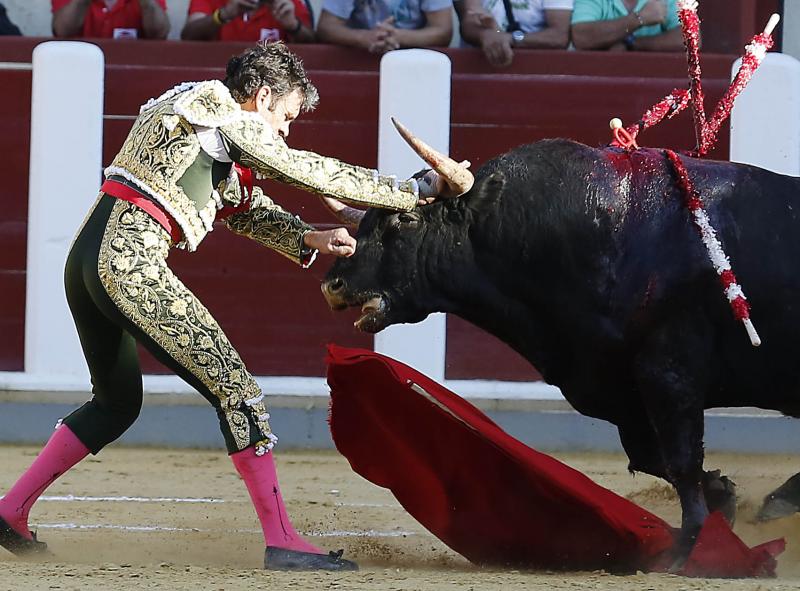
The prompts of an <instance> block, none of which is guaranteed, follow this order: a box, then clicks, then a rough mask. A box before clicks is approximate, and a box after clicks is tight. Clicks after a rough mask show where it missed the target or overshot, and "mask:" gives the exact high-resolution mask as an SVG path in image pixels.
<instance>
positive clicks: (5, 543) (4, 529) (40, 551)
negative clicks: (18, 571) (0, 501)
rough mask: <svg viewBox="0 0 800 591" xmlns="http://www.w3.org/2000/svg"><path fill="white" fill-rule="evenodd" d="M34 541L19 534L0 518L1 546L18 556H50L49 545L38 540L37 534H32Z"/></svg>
mask: <svg viewBox="0 0 800 591" xmlns="http://www.w3.org/2000/svg"><path fill="white" fill-rule="evenodd" d="M31 536H32V537H33V539H30V540H29V539H28V538H26V537H25V536H23V535H21V534H19V533H17V530H15V529H14V528H13V527H11V526H10V525H9V524H8V523H7V522H6V520H5V519H3V518H2V517H0V546H2V547H3V548H5V549H6V550H8V551H9V552H12V553H13V554H16V555H17V556H26V557H31V556H43V555H47V554H49V553H48V551H47V544H45V543H44V542H40V541H39V540H37V539H36V534H35V533H33V532H31Z"/></svg>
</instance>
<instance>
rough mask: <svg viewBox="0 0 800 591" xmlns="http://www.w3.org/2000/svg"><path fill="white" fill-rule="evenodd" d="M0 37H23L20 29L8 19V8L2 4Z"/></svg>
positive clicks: (0, 7) (0, 6) (0, 5)
mask: <svg viewBox="0 0 800 591" xmlns="http://www.w3.org/2000/svg"><path fill="white" fill-rule="evenodd" d="M0 35H22V33H21V32H20V30H19V27H17V25H15V24H14V23H12V22H11V19H9V18H8V15H7V14H6V7H5V6H3V5H2V4H0Z"/></svg>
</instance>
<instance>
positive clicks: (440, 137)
mask: <svg viewBox="0 0 800 591" xmlns="http://www.w3.org/2000/svg"><path fill="white" fill-rule="evenodd" d="M450 71H451V67H450V58H448V57H447V56H446V55H444V54H443V53H439V52H437V51H432V50H429V49H407V50H402V51H391V52H389V53H387V54H386V55H385V56H384V57H383V59H382V60H381V70H380V104H379V108H378V117H379V119H378V170H380V172H381V173H383V174H396V175H397V176H398V178H407V177H409V176H411V175H412V174H414V173H415V172H416V171H418V170H420V169H421V168H424V167H425V166H426V164H425V163H424V162H423V161H422V160H420V158H419V156H417V155H416V154H415V153H414V152H412V151H411V149H410V148H409V147H408V146H407V145H406V143H405V142H404V141H403V140H402V138H401V137H400V136H399V135H398V133H397V131H395V129H394V127H393V126H392V123H391V121H390V117H395V118H397V120H398V121H400V122H401V123H403V124H404V125H406V127H408V128H409V129H410V130H411V131H413V132H414V133H415V134H416V135H418V136H419V137H420V138H421V139H422V140H424V141H425V142H427V143H428V144H429V145H431V146H432V147H433V148H435V149H437V150H439V151H440V152H442V153H444V154H447V153H448V151H449V150H450ZM445 319H446V316H445V315H444V314H432V315H431V316H429V317H428V318H427V319H426V320H424V321H423V322H420V323H418V324H408V325H398V326H392V327H390V328H388V329H386V330H384V331H382V332H380V333H378V334H377V335H375V350H376V351H378V352H379V353H383V354H385V355H388V356H390V357H393V358H394V359H398V360H400V361H402V362H404V363H407V364H408V365H410V366H412V367H414V368H415V369H417V370H418V371H420V372H422V373H424V374H426V375H427V376H429V377H430V378H432V379H434V380H438V381H442V380H444V368H445V341H446V324H445Z"/></svg>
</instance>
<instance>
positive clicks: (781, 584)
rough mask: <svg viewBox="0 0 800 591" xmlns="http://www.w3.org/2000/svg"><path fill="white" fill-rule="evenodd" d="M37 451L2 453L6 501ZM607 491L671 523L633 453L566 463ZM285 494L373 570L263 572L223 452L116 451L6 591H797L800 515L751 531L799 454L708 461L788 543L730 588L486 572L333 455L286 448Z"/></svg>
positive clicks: (68, 481) (669, 497)
mask: <svg viewBox="0 0 800 591" xmlns="http://www.w3.org/2000/svg"><path fill="white" fill-rule="evenodd" d="M37 451H38V449H35V448H29V447H2V448H0V490H3V491H4V490H6V489H7V488H8V487H9V486H10V484H11V483H12V481H13V480H14V479H15V478H16V476H17V475H18V474H19V473H20V472H21V471H22V470H23V469H24V468H25V467H27V465H28V464H29V463H30V462H31V460H32V459H33V457H34V455H35V454H36V453H37ZM556 455H557V456H558V457H559V459H561V460H563V461H565V462H567V463H568V464H570V465H572V466H574V467H576V468H578V469H579V470H582V471H584V472H586V473H587V474H588V475H590V476H591V477H592V478H593V479H595V480H596V481H597V482H598V483H600V484H602V485H604V486H607V487H609V488H611V489H613V490H614V491H616V492H618V493H620V494H623V495H626V496H627V497H629V498H631V499H633V500H635V501H636V502H638V503H640V504H642V505H644V506H645V507H647V508H648V509H650V510H652V511H654V512H655V513H657V514H658V515H660V516H662V517H664V518H666V519H667V520H669V521H670V522H672V523H676V522H677V520H678V505H677V501H676V500H675V498H674V496H673V494H672V492H671V490H670V489H669V488H667V487H666V486H665V485H663V484H662V483H660V482H659V481H657V480H656V479H653V478H650V477H648V476H642V475H639V476H636V477H631V476H629V475H628V474H627V472H626V471H625V465H626V463H625V460H624V459H623V457H622V456H615V455H607V454H602V455H601V454H556ZM276 459H277V461H278V470H279V473H280V475H281V479H282V487H283V491H284V495H285V497H286V498H287V503H288V506H289V511H290V513H291V514H292V515H293V518H294V521H295V525H296V526H297V527H298V529H299V530H301V531H303V532H305V533H307V534H308V535H309V536H311V539H312V540H313V541H315V542H316V543H318V544H319V545H321V546H323V547H325V548H327V549H338V548H344V549H345V555H346V556H348V557H350V558H354V559H356V560H358V561H359V562H360V564H361V571H360V572H357V573H347V574H326V573H303V574H287V573H272V572H266V571H263V570H260V569H259V566H260V562H261V559H262V553H263V545H262V538H261V533H260V531H259V529H258V524H257V521H256V517H255V513H254V511H253V509H252V508H251V505H250V502H249V499H248V498H247V492H246V490H245V488H244V485H243V484H242V483H241V482H240V481H239V478H238V476H237V475H236V473H235V472H234V470H233V467H232V465H231V464H230V461H229V460H228V459H227V457H226V456H225V455H224V454H223V453H222V452H217V451H195V450H192V451H183V450H167V449H131V448H115V447H111V448H109V449H107V450H105V451H104V452H103V453H101V454H100V456H98V457H96V458H94V457H90V458H89V459H87V460H86V461H84V462H83V463H82V464H81V465H79V466H78V467H77V468H76V469H74V470H73V471H72V472H70V473H68V474H67V475H66V476H65V477H63V478H62V479H61V480H59V481H58V482H57V483H56V484H55V485H54V486H53V487H51V488H50V489H49V490H48V491H47V492H46V495H45V497H43V499H42V500H41V501H40V502H39V503H38V505H36V507H35V508H34V511H33V513H32V516H31V523H32V524H35V525H36V526H37V527H38V530H39V536H40V538H41V539H43V540H45V541H47V543H48V544H49V545H50V548H51V550H52V551H53V554H54V556H53V558H51V559H48V560H47V561H45V562H22V561H19V560H17V559H15V558H14V557H13V556H12V555H10V554H8V553H5V552H3V551H2V550H0V552H2V554H0V591H6V590H9V591H10V590H14V591H18V590H38V589H47V590H50V589H58V590H64V591H67V590H73V589H74V590H89V591H92V590H99V589H104V590H107V589H115V590H116V589H170V590H183V589H186V590H189V589H191V590H198V589H203V590H228V589H231V590H232V589H298V590H301V589H339V590H349V589H358V590H361V589H364V590H377V591H401V590H416V589H425V590H432V591H438V590H442V589H452V590H456V589H458V590H459V591H470V590H479V589H480V590H484V589H486V590H502V591H510V590H514V589H526V590H539V589H542V590H544V589H548V590H549V589H555V590H559V589H571V590H574V589H600V590H603V589H614V590H631V591H633V590H635V591H647V590H653V591H662V590H675V591H679V590H685V591H690V590H696V589H726V590H728V589H731V590H736V589H760V590H767V589H770V590H771V589H799V588H800V562H799V561H798V558H800V515H797V516H795V517H792V518H788V519H784V520H781V521H779V522H775V523H772V524H768V525H754V524H752V523H751V522H750V519H751V518H752V515H753V514H754V512H755V510H756V508H757V506H758V502H759V500H760V499H761V498H762V497H763V495H764V494H766V493H767V492H769V490H771V489H772V488H773V487H775V486H777V485H778V484H780V483H781V482H783V480H784V479H785V478H786V477H787V476H788V475H789V474H790V473H793V472H794V471H797V470H798V468H800V465H798V464H800V462H797V460H796V458H792V457H788V456H769V457H766V456H710V457H709V459H708V461H707V465H708V466H720V467H723V468H724V471H725V472H727V473H728V474H729V475H730V476H731V477H732V478H733V479H734V480H735V481H736V482H737V483H738V485H739V491H740V497H741V498H740V508H739V511H740V513H739V521H738V523H737V526H736V531H737V533H739V535H740V536H742V537H743V538H744V539H745V541H747V542H748V543H751V544H755V543H759V542H763V541H766V540H767V539H771V538H773V537H778V536H785V537H786V539H787V542H788V548H787V551H786V553H784V555H783V556H782V557H781V560H780V564H779V576H778V578H777V579H773V580H761V581H723V580H698V579H686V578H682V577H677V576H671V575H648V574H638V575H634V576H626V577H620V576H614V575H609V574H606V573H603V572H583V573H567V574H565V573H531V572H519V571H501V570H485V569H479V568H476V567H474V566H472V565H470V564H469V563H468V562H466V561H465V560H464V559H463V558H461V557H460V556H458V555H457V554H455V553H454V552H452V551H451V550H449V549H448V548H447V547H445V546H444V545H443V544H441V543H440V542H439V541H438V540H437V539H436V538H434V537H433V536H431V535H430V534H429V533H427V532H426V531H425V530H424V529H423V528H422V527H421V526H420V525H419V524H418V523H416V522H415V521H414V520H413V519H412V518H411V517H410V516H409V515H408V514H407V513H405V511H404V510H403V509H402V508H401V507H400V506H399V505H398V504H397V502H396V501H395V500H394V498H393V497H392V496H391V494H390V493H388V492H387V491H385V490H383V489H380V488H378V487H376V486H374V485H372V484H370V483H369V482H367V481H365V480H363V479H362V478H361V477H359V476H357V475H356V474H355V473H353V472H352V471H351V470H350V467H349V466H348V464H347V462H346V461H345V460H344V459H343V458H341V457H340V456H338V455H337V454H335V453H333V452H291V451H279V452H278V454H277V455H276Z"/></svg>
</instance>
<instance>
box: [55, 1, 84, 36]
mask: <svg viewBox="0 0 800 591" xmlns="http://www.w3.org/2000/svg"><path fill="white" fill-rule="evenodd" d="M91 3H92V0H72V1H71V2H70V3H69V4H67V5H65V6H63V7H61V8H59V9H58V10H57V11H55V12H54V13H53V35H55V36H56V37H77V36H78V35H80V34H81V32H82V31H83V20H84V18H86V11H87V10H89V6H90V5H91Z"/></svg>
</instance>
